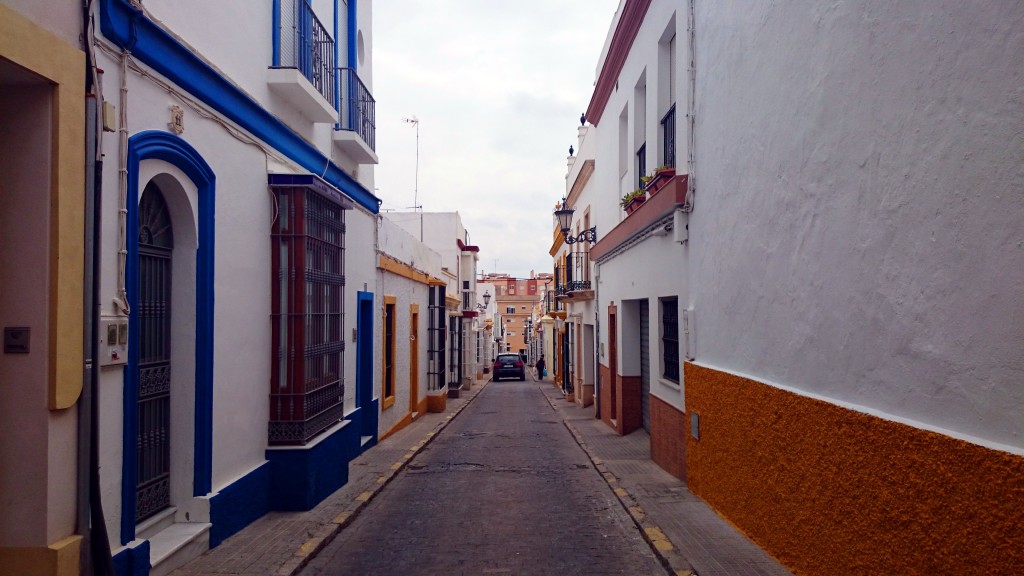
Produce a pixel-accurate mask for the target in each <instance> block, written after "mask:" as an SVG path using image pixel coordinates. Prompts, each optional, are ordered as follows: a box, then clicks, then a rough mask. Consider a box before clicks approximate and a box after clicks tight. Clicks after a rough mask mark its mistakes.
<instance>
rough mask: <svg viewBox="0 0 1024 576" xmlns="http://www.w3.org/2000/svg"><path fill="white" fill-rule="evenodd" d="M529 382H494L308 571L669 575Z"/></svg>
mask: <svg viewBox="0 0 1024 576" xmlns="http://www.w3.org/2000/svg"><path fill="white" fill-rule="evenodd" d="M528 378H530V377H529V376H528ZM531 380H532V379H531ZM531 380H527V381H526V382H519V381H502V382H491V383H490V384H488V385H487V388H486V389H484V390H483V391H482V392H481V393H480V394H479V395H478V396H477V398H476V399H475V400H474V401H473V403H472V404H470V405H469V406H467V407H466V409H465V410H463V411H462V413H461V414H459V416H458V417H457V418H456V419H455V420H454V421H453V422H452V423H451V424H450V425H448V426H447V427H446V428H445V429H444V430H443V431H442V432H441V433H440V434H439V435H438V436H437V438H435V439H434V440H433V441H432V442H431V443H430V444H429V445H428V446H427V448H426V449H425V450H423V451H422V452H420V453H419V454H418V455H417V456H415V457H414V458H413V459H412V461H411V462H410V463H409V465H408V466H407V467H406V469H405V470H404V471H403V472H402V473H401V474H399V475H398V476H396V477H395V479H394V480H393V481H392V482H391V484H389V485H388V486H387V487H385V488H384V489H383V490H382V491H381V492H380V493H379V494H378V496H377V497H376V498H375V499H374V500H373V501H372V502H371V503H370V504H369V505H368V506H367V507H366V509H365V510H363V512H362V514H360V515H359V517H358V518H356V519H355V520H354V521H353V523H352V524H351V525H349V526H348V527H346V528H345V529H344V530H342V532H341V533H340V534H339V535H338V536H337V538H335V539H334V540H333V541H332V542H331V543H330V544H329V545H328V546H327V547H326V548H324V549H323V550H322V551H321V552H320V553H319V554H318V555H317V557H316V558H314V559H313V560H312V561H311V562H310V563H309V565H308V566H307V567H306V568H305V570H304V571H303V572H302V574H303V575H306V576H313V575H316V576H327V575H331V576H335V575H343V574H344V575H353V576H378V575H380V576H384V575H403V576H405V575H420V574H422V575H431V576H433V575H446V576H447V575H461V574H466V575H468V574H472V575H503V574H508V575H516V576H519V575H545V574H551V575H558V576H568V575H572V574H580V575H586V576H599V575H630V576H643V575H656V576H663V575H664V574H666V571H665V569H664V568H662V566H661V564H660V563H659V562H658V560H657V558H656V557H655V556H654V553H653V552H652V551H651V549H650V548H649V547H648V545H647V543H646V542H645V541H644V540H643V537H642V536H641V535H640V532H639V530H638V529H637V527H636V525H635V524H633V522H632V520H630V518H629V515H628V514H627V513H626V511H625V510H623V508H622V505H621V504H620V503H619V501H618V499H617V498H616V497H615V495H614V494H613V493H612V491H611V489H610V488H609V486H608V484H606V483H605V481H604V479H603V478H601V476H600V474H599V473H598V472H597V470H595V469H594V467H593V465H592V464H591V463H590V460H589V459H588V458H587V455H586V454H585V453H584V452H583V450H582V449H581V448H580V447H579V446H578V445H577V444H576V442H575V441H574V440H573V438H572V435H571V434H570V433H569V431H568V430H566V428H565V426H564V425H563V424H562V422H561V419H560V418H559V417H557V416H556V415H555V413H554V412H553V411H552V409H551V406H550V405H549V404H548V402H547V400H546V399H545V398H544V395H543V393H542V392H541V389H540V388H539V386H550V384H538V383H536V382H533V381H531Z"/></svg>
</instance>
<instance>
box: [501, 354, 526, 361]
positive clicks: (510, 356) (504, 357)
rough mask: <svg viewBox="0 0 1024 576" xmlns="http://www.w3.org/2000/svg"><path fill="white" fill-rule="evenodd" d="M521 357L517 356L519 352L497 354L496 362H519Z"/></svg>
mask: <svg viewBox="0 0 1024 576" xmlns="http://www.w3.org/2000/svg"><path fill="white" fill-rule="evenodd" d="M521 360H522V359H521V358H519V354H499V355H498V362H519V361H521Z"/></svg>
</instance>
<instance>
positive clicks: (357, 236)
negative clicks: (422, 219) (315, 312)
mask: <svg viewBox="0 0 1024 576" xmlns="http://www.w3.org/2000/svg"><path fill="white" fill-rule="evenodd" d="M377 221H378V217H377V215H375V214H370V213H369V212H367V211H366V210H364V209H362V208H360V207H358V206H357V207H356V208H355V209H353V210H349V211H347V212H346V213H345V226H346V229H345V335H346V337H347V340H346V343H345V413H346V414H348V413H349V412H351V411H352V410H355V409H356V343H355V342H353V341H352V336H351V335H352V330H354V329H355V328H356V326H357V324H356V322H357V321H358V319H359V316H358V310H359V308H358V302H357V298H358V293H359V292H375V294H374V300H373V306H374V324H375V328H374V334H375V335H377V336H379V335H380V310H381V305H382V304H381V302H382V300H381V295H380V293H379V291H377V252H376V244H377V234H378V231H377V225H378V224H377ZM373 349H374V353H373V357H374V366H373V367H372V370H373V374H374V376H373V378H374V396H375V397H378V396H377V394H378V392H379V390H380V374H381V371H380V350H381V349H380V338H374V342H373Z"/></svg>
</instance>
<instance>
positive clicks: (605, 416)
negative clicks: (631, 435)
mask: <svg viewBox="0 0 1024 576" xmlns="http://www.w3.org/2000/svg"><path fill="white" fill-rule="evenodd" d="M597 369H598V370H599V371H600V372H601V391H600V395H601V405H600V407H599V408H600V411H601V421H602V422H604V423H605V424H607V425H608V427H609V428H614V429H615V431H616V432H618V428H617V427H616V426H615V425H614V424H612V386H611V384H612V373H611V369H610V368H608V367H607V366H605V365H604V364H598V367H597Z"/></svg>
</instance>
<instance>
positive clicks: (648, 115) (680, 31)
mask: <svg viewBox="0 0 1024 576" xmlns="http://www.w3.org/2000/svg"><path fill="white" fill-rule="evenodd" d="M621 9H622V6H621V4H620V7H619V10H620V12H621ZM617 18H618V16H616V21H617ZM612 25H613V26H614V22H613V24H612ZM673 30H674V31H675V34H676V51H677V53H676V62H677V65H678V66H679V70H677V74H676V75H675V94H676V135H677V138H676V163H677V164H679V166H677V173H683V172H685V167H684V166H683V165H682V164H683V160H684V159H685V158H686V155H687V142H686V139H685V137H684V136H685V134H686V132H685V122H684V120H685V117H686V99H685V98H686V74H685V66H684V63H685V62H686V53H687V44H686V42H684V41H683V40H685V39H686V10H685V3H681V2H672V1H670V0H652V2H651V5H650V7H649V8H648V10H647V15H646V17H645V18H644V22H643V24H642V25H641V26H640V30H639V32H638V33H637V36H636V39H635V40H634V41H633V45H632V48H631V50H630V52H629V55H628V56H627V57H626V61H625V63H624V64H623V67H622V71H621V72H620V74H619V76H618V87H619V88H618V89H617V90H614V91H613V92H612V94H611V97H610V98H609V100H608V104H607V106H606V107H605V109H604V114H603V115H602V116H601V119H600V121H599V123H598V124H597V130H595V132H596V143H595V144H594V146H595V149H594V152H593V154H594V157H595V158H596V162H595V166H594V174H593V175H592V176H591V184H590V185H589V186H588V188H591V187H592V188H593V191H592V192H588V196H589V204H590V206H591V225H596V226H597V230H598V238H600V237H601V234H603V233H606V232H607V231H608V230H611V229H612V228H614V227H615V226H616V225H617V224H618V223H619V222H620V221H622V219H623V218H624V217H625V212H623V210H622V208H621V207H620V205H619V199H620V198H621V197H622V195H623V194H624V193H626V192H629V191H631V190H633V189H635V188H636V187H637V186H636V183H637V179H638V178H639V176H640V175H639V174H637V173H636V167H635V165H636V151H637V148H638V147H639V145H640V144H641V143H642V142H643V141H646V142H647V171H648V172H650V171H651V170H653V169H654V168H656V167H657V166H658V165H659V164H661V163H662V160H661V159H660V157H659V156H658V155H659V154H660V148H661V146H660V144H658V133H659V121H660V120H661V117H662V116H663V115H664V112H665V110H667V108H666V105H667V103H666V102H659V99H658V89H657V86H658V85H659V82H664V81H665V79H664V76H663V75H660V73H659V70H658V49H659V42H660V41H661V40H662V39H667V37H668V36H671V34H672V31H673ZM602 60H603V57H602ZM641 79H644V80H645V82H646V85H647V90H646V99H645V104H644V106H642V108H643V109H644V111H645V115H644V118H643V119H642V120H641V124H642V125H643V130H640V131H639V133H640V134H643V135H644V140H641V139H639V138H637V133H638V131H637V130H636V129H635V126H636V123H637V118H635V117H634V113H635V110H636V109H637V106H636V102H635V99H634V97H635V94H636V93H635V90H634V87H635V86H636V85H637V83H638V82H640V81H641ZM624 111H625V115H626V118H627V129H626V130H625V133H624V135H625V138H626V158H625V167H626V171H625V173H620V171H619V165H620V160H619V154H620V150H619V140H620V139H619V117H620V114H622V113H623V112H624ZM590 120H591V122H593V119H590ZM592 137H593V136H591V135H589V134H588V135H587V137H586V138H585V141H584V143H583V144H581V149H580V157H581V158H583V157H584V155H585V154H590V153H591V152H590V150H589V149H588V148H587V147H588V146H590V145H591V144H590V140H591V138H592ZM581 165H582V162H579V161H578V162H577V163H576V166H574V169H575V170H579V167H580V166H581ZM568 184H569V185H570V186H571V185H572V179H571V178H570V179H569V182H568ZM578 207H580V208H582V207H583V205H582V203H580V205H579V206H578Z"/></svg>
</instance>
